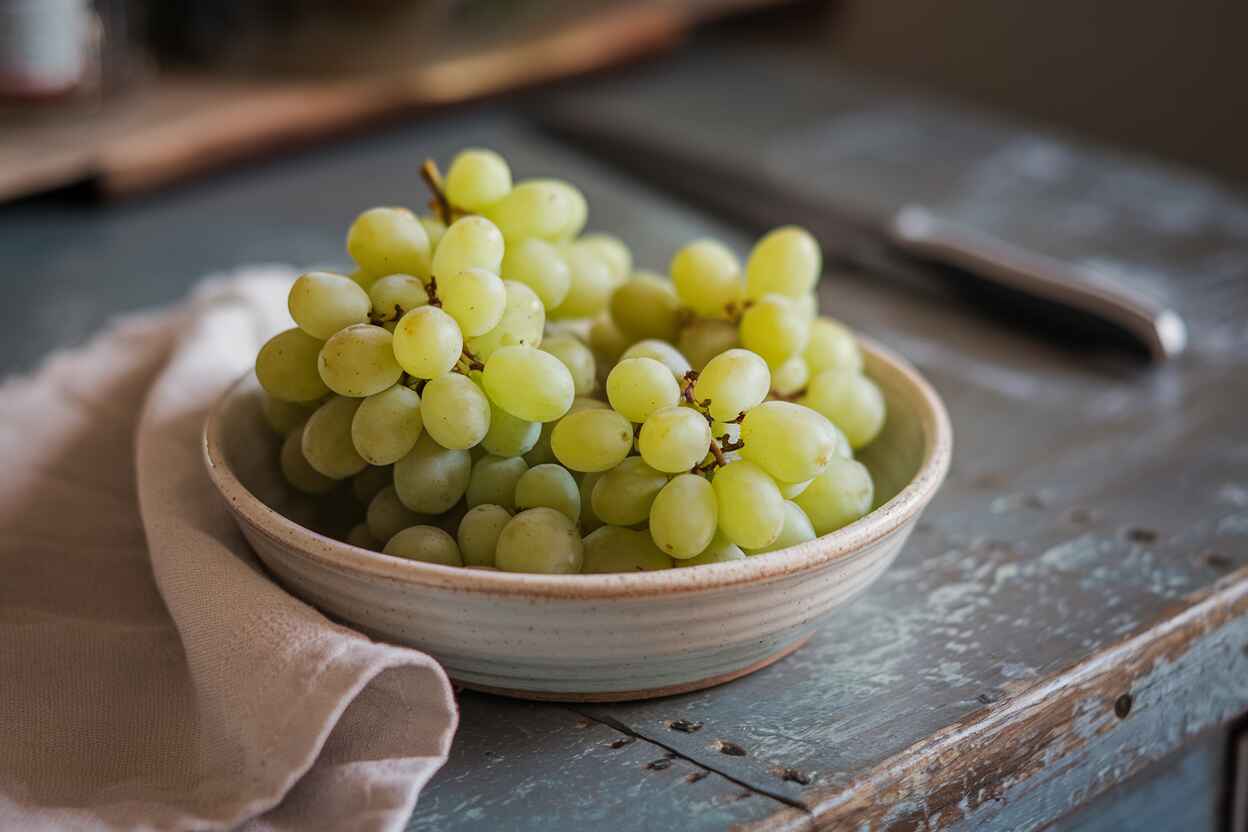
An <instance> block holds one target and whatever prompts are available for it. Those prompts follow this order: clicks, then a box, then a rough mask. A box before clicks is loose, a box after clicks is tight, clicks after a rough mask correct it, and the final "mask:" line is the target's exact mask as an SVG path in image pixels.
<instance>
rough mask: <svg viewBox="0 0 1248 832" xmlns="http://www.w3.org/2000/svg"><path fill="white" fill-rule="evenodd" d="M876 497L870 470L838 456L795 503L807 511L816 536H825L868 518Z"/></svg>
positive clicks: (796, 498) (795, 499)
mask: <svg viewBox="0 0 1248 832" xmlns="http://www.w3.org/2000/svg"><path fill="white" fill-rule="evenodd" d="M874 498H875V484H874V483H873V482H872V481H871V472H870V471H868V470H867V467H866V466H865V465H863V464H862V463H861V462H857V461H855V460H852V459H842V458H840V457H837V458H836V459H834V460H832V462H831V463H829V465H828V467H827V468H825V469H824V471H823V473H822V474H820V475H819V476H818V477H816V478H815V480H814V482H812V483H811V484H810V486H809V487H808V488H807V489H806V490H805V491H803V492H802V493H801V494H799V495H797V497H795V498H794V500H793V502H795V503H797V504H798V505H799V506H801V508H802V511H804V512H806V516H807V517H809V518H810V522H811V525H813V526H814V529H815V533H816V534H821V535H822V534H827V533H829V532H834V531H836V530H837V529H839V528H841V527H842V526H845V525H848V524H850V523H852V522H854V521H855V520H857V519H858V518H859V517H862V516H863V515H865V514H866V513H867V512H868V511H870V510H871V501H872V500H873V499H874Z"/></svg>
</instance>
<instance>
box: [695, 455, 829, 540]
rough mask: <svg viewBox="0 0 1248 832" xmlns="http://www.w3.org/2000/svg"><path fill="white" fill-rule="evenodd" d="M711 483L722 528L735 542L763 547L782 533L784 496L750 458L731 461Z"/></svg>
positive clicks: (718, 471)
mask: <svg viewBox="0 0 1248 832" xmlns="http://www.w3.org/2000/svg"><path fill="white" fill-rule="evenodd" d="M711 486H712V487H713V488H714V489H715V501H716V504H717V506H718V508H719V527H720V529H721V530H722V531H723V533H724V536H725V537H727V538H728V539H729V540H731V541H732V542H733V543H735V544H737V545H738V546H740V547H741V548H742V549H761V548H763V547H764V546H767V545H769V544H770V543H771V542H772V541H773V540H775V539H776V538H777V537H779V536H780V531H781V529H783V527H784V498H783V497H781V496H780V489H778V488H776V483H775V481H774V480H772V478H771V477H770V476H768V475H767V472H766V471H764V470H763V469H762V468H759V467H758V466H757V465H755V464H754V463H753V462H750V461H748V460H739V461H737V462H732V463H729V464H728V465H725V466H724V467H723V468H719V469H717V470H716V471H715V478H714V479H713V480H711ZM809 490H810V489H807V491H809ZM799 499H800V498H799Z"/></svg>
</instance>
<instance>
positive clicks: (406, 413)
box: [351, 384, 424, 465]
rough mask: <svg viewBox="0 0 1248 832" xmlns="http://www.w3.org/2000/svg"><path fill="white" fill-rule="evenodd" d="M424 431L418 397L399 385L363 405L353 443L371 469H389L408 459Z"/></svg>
mask: <svg viewBox="0 0 1248 832" xmlns="http://www.w3.org/2000/svg"><path fill="white" fill-rule="evenodd" d="M423 428H424V421H423V418H422V414H421V403H420V396H419V394H417V393H416V391H415V390H411V389H409V388H407V387H404V386H403V385H402V384H396V385H394V386H393V387H391V388H389V389H387V390H383V391H381V392H380V393H376V394H374V395H372V396H369V397H368V398H367V399H365V400H364V401H362V402H361V403H360V407H359V409H358V410H356V411H355V418H353V419H352V420H351V441H352V442H353V443H354V444H355V449H356V451H358V452H359V454H360V456H362V457H364V459H366V460H367V461H368V464H369V465H389V464H391V463H392V462H398V461H399V460H400V459H402V458H403V457H405V456H407V454H408V452H409V451H411V450H412V448H413V447H415V445H416V440H417V439H419V438H420V432H421V430H423Z"/></svg>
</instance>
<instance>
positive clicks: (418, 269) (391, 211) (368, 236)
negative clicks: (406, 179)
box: [347, 208, 429, 288]
mask: <svg viewBox="0 0 1248 832" xmlns="http://www.w3.org/2000/svg"><path fill="white" fill-rule="evenodd" d="M347 253H348V254H350V255H351V259H353V260H355V262H356V263H358V264H359V265H360V266H361V267H362V268H364V269H365V270H366V271H368V272H371V273H372V274H375V275H378V276H380V275H386V274H414V275H417V276H419V277H424V276H425V275H427V274H428V273H429V235H428V234H426V233H425V227H424V226H423V225H421V222H420V220H418V219H416V215H415V214H413V213H412V212H411V211H409V210H407V209H406V208H370V209H369V210H367V211H365V212H364V213H363V214H360V215H359V216H358V217H356V219H355V222H353V223H351V229H350V230H349V231H348V232H347ZM365 288H367V287H365Z"/></svg>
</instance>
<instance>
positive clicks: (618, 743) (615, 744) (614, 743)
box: [607, 737, 637, 748]
mask: <svg viewBox="0 0 1248 832" xmlns="http://www.w3.org/2000/svg"><path fill="white" fill-rule="evenodd" d="M635 742H637V738H636V737H620V738H619V739H618V740H611V742H609V743H607V745H608V746H610V747H611V748H623V747H624V746H626V745H631V744H632V743H635Z"/></svg>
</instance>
